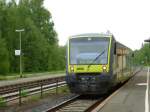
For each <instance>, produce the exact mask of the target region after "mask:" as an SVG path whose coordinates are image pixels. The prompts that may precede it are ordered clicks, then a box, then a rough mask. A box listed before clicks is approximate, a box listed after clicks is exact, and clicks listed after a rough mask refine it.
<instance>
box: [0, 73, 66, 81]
mask: <svg viewBox="0 0 150 112" xmlns="http://www.w3.org/2000/svg"><path fill="white" fill-rule="evenodd" d="M62 73H65V71H52V72H38V73H33V72H32V73H23V74H22V76H23V78H28V77H36V76H43V75H58V74H62ZM19 78H20V74H18V73H14V74H8V75H0V80H13V79H19Z"/></svg>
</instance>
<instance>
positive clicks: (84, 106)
mask: <svg viewBox="0 0 150 112" xmlns="http://www.w3.org/2000/svg"><path fill="white" fill-rule="evenodd" d="M139 71H140V70H137V71H136V72H135V73H134V75H135V74H136V73H138V72H139ZM134 75H133V76H134ZM131 78H132V77H131ZM127 81H128V80H127ZM127 81H125V82H124V83H122V84H120V85H117V86H116V87H115V88H113V89H112V90H111V91H110V92H109V93H108V94H107V95H104V96H96V97H95V96H94V97H93V96H86V97H82V96H81V95H77V96H75V97H73V98H71V99H70V100H67V101H64V102H62V103H61V104H59V105H56V106H55V107H52V108H49V109H48V110H45V111H44V112H91V111H94V109H95V108H97V106H98V105H100V104H101V103H102V102H103V101H105V100H108V99H107V98H109V97H111V96H113V94H115V92H116V91H117V90H118V89H119V88H120V87H122V86H123V85H124V84H125V83H126V82H127Z"/></svg>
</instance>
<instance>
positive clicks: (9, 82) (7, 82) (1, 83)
mask: <svg viewBox="0 0 150 112" xmlns="http://www.w3.org/2000/svg"><path fill="white" fill-rule="evenodd" d="M38 74H39V73H38ZM40 74H41V75H40V76H36V74H35V77H28V78H18V79H13V80H2V81H0V87H2V86H7V85H13V84H18V83H19V84H20V83H25V82H30V81H36V80H44V79H48V78H55V77H60V76H65V74H63V73H62V74H61V73H60V74H54V75H52V74H49V73H46V74H44V75H43V76H42V73H40Z"/></svg>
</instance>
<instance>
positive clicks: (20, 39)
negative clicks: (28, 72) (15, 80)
mask: <svg viewBox="0 0 150 112" xmlns="http://www.w3.org/2000/svg"><path fill="white" fill-rule="evenodd" d="M20 78H22V50H21V32H20Z"/></svg>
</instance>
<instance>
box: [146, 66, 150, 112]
mask: <svg viewBox="0 0 150 112" xmlns="http://www.w3.org/2000/svg"><path fill="white" fill-rule="evenodd" d="M148 93H149V67H148V71H147V86H146V92H145V112H149V98H148V96H149V95H148Z"/></svg>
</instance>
